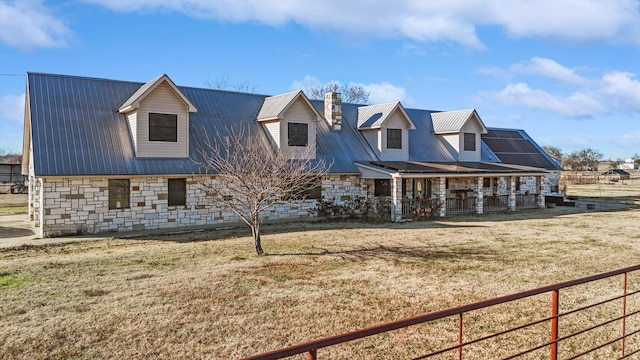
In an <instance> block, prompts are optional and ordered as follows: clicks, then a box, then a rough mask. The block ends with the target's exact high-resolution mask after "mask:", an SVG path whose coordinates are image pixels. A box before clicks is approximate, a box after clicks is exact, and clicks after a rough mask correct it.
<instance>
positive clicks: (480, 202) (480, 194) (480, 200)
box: [475, 176, 484, 214]
mask: <svg viewBox="0 0 640 360" xmlns="http://www.w3.org/2000/svg"><path fill="white" fill-rule="evenodd" d="M483 180H484V178H483V177H482V176H479V177H478V178H477V179H476V191H475V193H476V213H477V214H482V213H483V212H484V191H482V189H483V188H484V181H483Z"/></svg>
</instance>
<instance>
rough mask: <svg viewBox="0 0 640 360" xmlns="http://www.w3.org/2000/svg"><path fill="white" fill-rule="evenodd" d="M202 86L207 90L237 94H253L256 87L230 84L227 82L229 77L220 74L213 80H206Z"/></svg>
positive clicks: (242, 83)
mask: <svg viewBox="0 0 640 360" xmlns="http://www.w3.org/2000/svg"><path fill="white" fill-rule="evenodd" d="M204 86H206V87H208V88H209V89H215V90H233V91H237V92H244V93H250V94H253V93H255V92H256V86H255V85H251V84H249V82H246V81H245V82H241V83H237V82H232V81H231V80H229V75H227V74H221V75H220V76H218V77H217V78H216V79H214V80H207V81H205V82H204Z"/></svg>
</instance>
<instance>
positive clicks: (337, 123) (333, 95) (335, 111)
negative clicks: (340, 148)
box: [324, 91, 342, 131]
mask: <svg viewBox="0 0 640 360" xmlns="http://www.w3.org/2000/svg"><path fill="white" fill-rule="evenodd" d="M324 118H325V119H326V120H327V122H328V123H329V126H330V127H331V130H333V131H340V130H341V129H342V98H341V97H340V93H339V92H335V91H332V92H328V93H326V94H324Z"/></svg>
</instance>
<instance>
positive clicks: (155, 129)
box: [149, 113, 178, 142]
mask: <svg viewBox="0 0 640 360" xmlns="http://www.w3.org/2000/svg"><path fill="white" fill-rule="evenodd" d="M149 141H168V142H178V115H177V114H157V113H149Z"/></svg>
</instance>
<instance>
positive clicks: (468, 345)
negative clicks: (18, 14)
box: [244, 265, 640, 360]
mask: <svg viewBox="0 0 640 360" xmlns="http://www.w3.org/2000/svg"><path fill="white" fill-rule="evenodd" d="M639 270H640V265H636V266H631V267H627V268H623V269H619V270H615V271H610V272H605V273H601V274H597V275H592V276H587V277H583V278H580V279H576V280H571V281H566V282H561V283H557V284H553V285H548V286H544V287H540V288H536V289H531V290H527V291H523V292H519V293H514V294H510V295H506V296H500V297H496V298H493V299H488V300H484V301H480V302H476V303H471V304H467V305H463V306H459V307H454V308H449V309H446V310H440V311H435V312H431V313H428V314H424V315H419V316H415V317H411V318H406V319H403V320H398V321H394V322H389V323H385V324H380V325H376V326H372V327H369V328H365V329H361V330H356V331H352V332H349V333H345V334H341V335H336V336H331V337H327V338H323V339H319V340H314V341H310V342H307V343H304V344H299V345H294V346H290V347H287V348H284V349H279V350H274V351H270V352H267V353H263V354H259V355H255V356H250V357H247V358H244V360H269V359H282V358H286V357H290V356H294V355H298V354H305V353H306V354H307V357H308V359H309V360H315V359H317V358H318V356H319V355H318V353H319V352H320V351H319V350H321V349H323V348H327V347H331V346H336V345H340V344H345V343H348V342H351V341H354V340H358V339H362V338H365V337H369V336H373V335H379V334H384V333H388V332H391V331H394V330H399V329H405V328H408V327H411V326H415V325H419V324H427V325H430V326H433V325H434V324H435V323H437V322H438V321H442V320H443V319H452V318H453V319H456V320H457V321H456V322H457V341H455V342H453V343H450V344H449V345H448V346H444V347H442V348H438V349H423V351H426V353H425V354H423V355H418V356H416V357H415V358H414V359H427V358H433V357H436V356H437V355H443V354H448V355H450V356H453V357H455V358H458V359H464V358H465V357H466V356H470V357H473V358H477V354H474V352H473V350H474V348H473V346H478V345H479V346H483V345H484V344H486V343H487V342H490V341H492V340H495V339H496V338H498V337H501V336H504V335H506V334H516V335H517V334H518V332H521V333H522V332H526V330H527V329H530V328H531V327H534V326H540V325H544V324H547V325H548V326H549V332H548V333H547V334H549V337H548V338H547V339H546V340H542V341H540V342H539V343H537V344H535V345H533V346H528V347H524V348H518V349H517V350H516V351H515V352H514V353H510V354H508V355H506V356H502V357H501V358H503V359H514V358H521V357H525V356H527V355H529V356H531V355H532V354H533V353H535V354H536V356H537V357H536V358H541V357H540V353H539V352H540V351H546V352H547V354H548V358H549V359H551V360H556V359H558V358H559V354H561V355H562V358H563V359H578V358H582V357H586V356H590V357H591V358H593V356H594V353H595V352H597V351H598V350H601V349H603V348H606V347H612V346H614V347H616V349H615V351H617V352H618V355H619V356H617V358H618V359H627V358H630V357H632V356H634V355H635V356H637V354H640V347H639V348H635V349H634V348H630V347H629V344H628V340H629V339H630V338H631V337H632V336H635V335H638V336H640V319H639V316H638V315H640V306H639V307H638V308H637V309H636V308H635V307H633V308H630V307H629V300H630V299H631V300H634V301H635V302H638V301H639V300H640V299H639V295H640V290H631V291H630V290H629V279H628V278H629V274H632V273H636V272H637V271H639ZM636 274H637V273H636ZM616 278H618V279H617V280H618V281H620V289H619V290H620V291H619V292H618V293H616V294H612V293H607V294H606V296H603V295H604V294H598V300H597V301H594V302H591V303H585V302H586V301H583V302H582V303H581V304H580V305H579V307H577V308H574V309H569V310H566V309H564V308H563V307H562V304H563V303H562V299H563V297H562V294H563V293H565V292H566V291H570V290H574V291H576V290H577V291H582V290H581V288H580V287H581V286H583V285H584V284H591V283H594V282H598V281H602V280H616ZM545 295H546V296H549V298H548V299H549V300H548V303H547V306H548V308H547V310H548V311H549V312H548V313H547V314H550V316H545V315H543V314H538V315H541V316H540V317H539V318H537V319H536V320H533V321H529V322H526V323H524V324H519V325H517V326H512V327H508V328H506V329H504V330H499V331H494V332H493V333H490V334H488V335H484V336H480V337H478V338H472V339H467V337H468V336H469V335H467V336H465V334H466V333H465V326H464V322H463V318H465V317H467V316H470V314H473V312H475V311H479V310H485V309H486V310H487V311H489V313H490V314H494V315H499V311H498V308H499V306H501V305H503V304H507V303H510V304H513V303H514V302H518V301H523V302H524V301H526V300H527V299H531V298H532V297H537V296H545ZM584 295H585V296H584V298H585V299H588V298H590V296H589V295H590V294H584ZM591 295H593V294H591ZM515 304H516V305H517V304H519V303H515ZM524 306H525V305H522V308H521V309H520V310H524ZM603 306H609V307H612V308H613V310H614V312H613V313H612V314H609V313H608V312H607V313H606V315H610V316H609V317H607V318H606V319H605V320H599V321H598V322H596V323H594V324H590V325H589V326H586V327H584V326H585V325H584V324H582V323H580V324H577V325H576V324H575V323H573V322H571V321H569V320H568V318H569V317H571V316H575V315H576V314H587V315H585V316H587V317H592V314H590V313H589V312H590V311H592V310H593V309H598V308H601V307H603ZM516 308H518V306H516ZM630 320H633V321H630ZM503 325H507V326H509V325H510V324H503ZM634 325H635V326H634ZM581 326H582V327H581ZM609 328H610V329H609ZM603 329H604V331H606V332H607V333H616V335H613V336H614V338H612V339H608V338H602V337H600V336H593V338H594V339H593V340H590V341H589V344H590V345H589V346H580V347H578V348H577V349H575V348H574V347H571V346H568V345H567V346H565V347H566V349H563V345H565V344H568V343H570V341H571V340H572V339H575V338H577V337H579V336H582V335H584V334H589V333H596V332H597V331H601V332H602V331H603ZM598 334H599V333H598ZM443 335H444V334H443ZM524 336H527V335H524ZM635 340H636V343H637V338H636V339H635ZM418 345H419V344H416V345H414V346H418ZM561 350H562V351H561ZM358 356H359V357H363V354H359V355H358ZM364 357H365V358H366V356H364ZM545 357H546V356H545ZM449 358H451V357H449ZM608 358H612V357H608Z"/></svg>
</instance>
